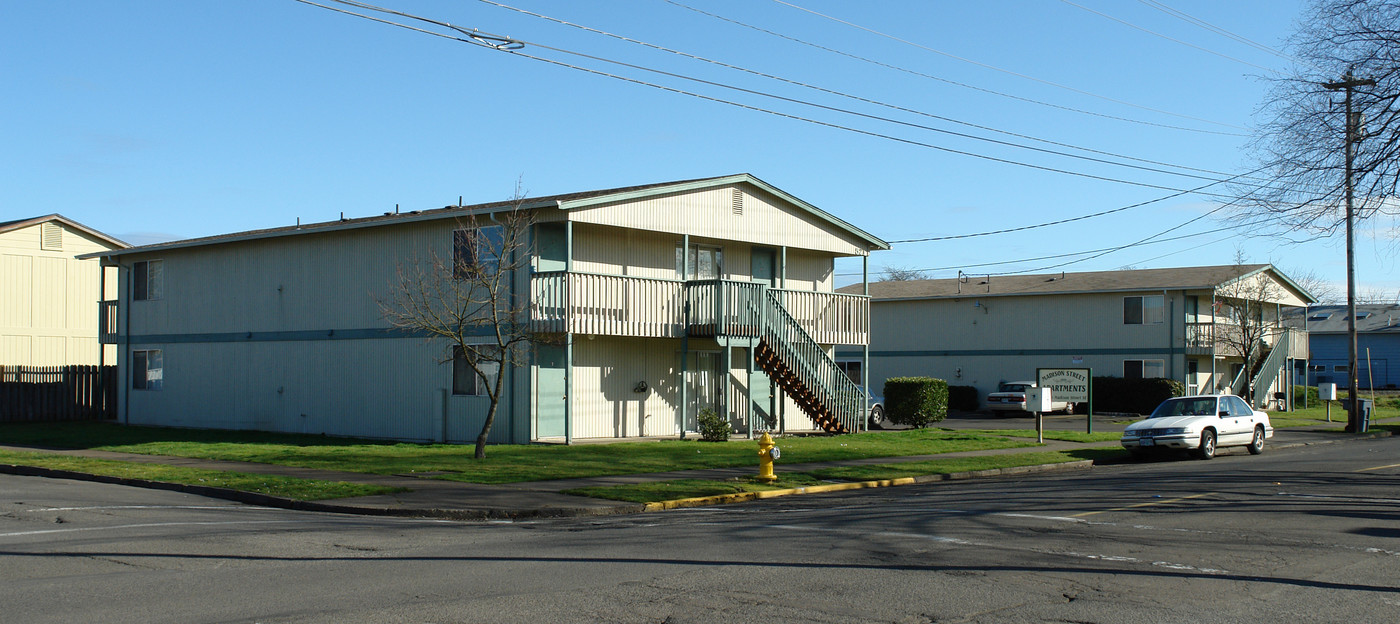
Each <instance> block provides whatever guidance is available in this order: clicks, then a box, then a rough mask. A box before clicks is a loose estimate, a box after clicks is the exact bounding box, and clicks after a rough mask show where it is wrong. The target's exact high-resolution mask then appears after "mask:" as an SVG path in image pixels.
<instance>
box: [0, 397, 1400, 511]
mask: <svg viewBox="0 0 1400 624" xmlns="http://www.w3.org/2000/svg"><path fill="white" fill-rule="evenodd" d="M1065 418H1076V417H1065ZM1077 419H1078V421H1079V423H1081V425H1080V426H1082V423H1083V417H1082V416H1081V417H1077ZM969 424H970V423H959V422H953V421H944V422H943V423H940V426H952V427H953V428H977V429H982V428H990V427H986V426H984V424H983V423H982V422H977V423H976V424H975V425H971V426H969ZM1056 424H1057V425H1060V427H1055V428H1062V427H1063V428H1069V427H1066V426H1065V424H1066V423H1063V422H1057V423H1056ZM959 425H962V426H959ZM1031 426H1033V425H1031ZM1332 426H1335V425H1332ZM1002 427H1003V428H1026V426H1025V424H1024V423H1019V422H1006V423H1003V424H1002ZM1327 427H1329V425H1321V426H1318V427H1309V428H1297V429H1288V430H1277V431H1276V432H1275V434H1274V437H1273V439H1271V440H1270V441H1269V444H1268V445H1267V447H1266V448H1267V449H1270V450H1275V449H1281V448H1290V447H1297V446H1304V445H1309V444H1325V443H1334V442H1346V441H1352V440H1357V439H1372V438H1374V437H1381V436H1388V435H1389V433H1388V432H1378V433H1373V434H1363V435H1361V436H1353V435H1347V434H1341V433H1335V432H1323V431H1318V429H1325V428H1327ZM1046 428H1047V429H1050V428H1051V426H1050V424H1049V423H1048V422H1047V426H1046ZM1116 428H1117V430H1121V429H1122V425H1121V424H1120V425H1118V426H1117V427H1116ZM1111 430H1113V428H1112V425H1110V424H1108V423H1105V424H1104V425H1103V426H1102V428H1101V426H1100V425H1099V424H1096V425H1095V431H1111ZM1117 446H1118V443H1117V442H1116V441H1115V442H1097V443H1089V444H1081V443H1075V442H1061V441H1053V440H1047V442H1046V444H1045V445H1044V446H1037V447H1032V448H1024V447H1023V448H1010V449H994V450H985V451H967V452H961V453H943V454H939V455H918V456H906V457H877V458H868V459H857V460H846V461H835V462H819V463H805V464H782V463H781V462H780V464H779V467H778V470H779V472H780V473H781V472H805V471H810V470H815V469H818V468H829V467H835V466H858V465H872V464H891V463H900V462H913V461H926V460H930V459H939V458H952V457H967V456H985V455H1005V454H1015V453H1027V452H1043V451H1063V450H1076V449H1086V448H1114V447H1117ZM0 449H6V450H30V451H32V450H42V451H44V452H48V453H55V454H60V455H72V456H80V457H92V458H98V459H111V460H118V461H127V462H135V463H153V464H166V465H171V466H185V467H190V468H201V469H208V470H220V471H235V472H245V473H254V474H274V475H281V476H287V477H295V478H301V479H320V480H326V481H346V482H351V483H365V484H373V485H381V486H387V487H394V488H406V489H407V490H408V491H406V492H401V493H397V494H384V495H377V496H363V497H357V498H345V499H335V500H330V501H315V502H308V501H294V500H290V499H283V498H277V497H272V496H265V495H261V494H253V493H248V492H238V491H234V490H228V489H223V488H212V487H204V486H189V485H180V484H171V483H158V482H149V481H141V480H134V479H123V478H117V477H103V476H98V475H90V474H84V473H75V472H71V471H63V470H51V469H43V468H33V467H28V466H9V465H0V472H4V473H10V474H24V475H37V476H47V477H56V478H72V479H84V480H93V481H102V482H109V483H120V484H125V485H136V486H141V487H156V488H161V489H170V490H178V491H184V492H189V493H193V494H200V495H204V496H211V497H216V498H223V499H231V500H237V501H242V502H246V503H250V504H257V505H265V506H274V507H284V508H290V509H305V510H313V511H326V512H337V513H354V514H365V515H388V516H414V517H436V518H450V519H462V520H466V519H492V518H502V519H506V518H509V519H522V518H538V517H553V516H587V515H604V514H615V513H635V512H640V511H647V510H654V509H665V508H671V507H675V506H682V505H676V504H670V505H665V504H662V505H657V504H653V505H643V504H638V503H625V502H620V501H608V500H602V499H594V498H586V497H581V496H571V495H568V494H562V493H561V492H562V491H564V490H568V489H572V488H579V487H591V486H610V485H625V484H634V483H647V482H656V481H669V480H674V479H713V480H721V479H731V478H739V477H745V476H750V475H753V474H755V473H756V471H757V465H756V464H757V462H756V461H755V466H752V467H746V468H717V469H710V470H685V471H676V472H661V473H650V474H630V475H618V476H608V477H593V478H586V479H564V480H555V481H534V482H526V483H512V484H502V485H482V484H474V483H461V482H456V481H443V480H439V479H432V478H425V477H413V476H400V475H373V474H364V473H355V472H338V471H330V470H315V469H309V468H294V467H288V466H278V465H272V464H259V463H250V462H233V461H217V460H203V459H190V458H184V457H167V456H158V455H137V454H132V453H114V452H110V451H97V450H55V449H36V448H31V447H18V446H5V445H0ZM1223 452H1224V453H1235V452H1244V451H1243V449H1225V450H1223ZM1089 465H1090V462H1074V463H1073V464H1068V465H1067V464H1051V465H1048V466H1034V467H1022V468H1015V469H1007V470H1002V471H986V472H977V473H966V474H961V475H934V476H931V477H928V478H917V479H897V480H894V481H872V482H865V483H860V484H843V485H841V486H832V487H827V486H816V487H809V488H799V489H797V490H791V491H779V492H776V493H766V494H764V495H763V496H762V497H765V498H766V497H771V496H777V495H785V494H799V493H809V492H814V491H822V490H827V489H835V488H837V487H840V488H842V489H844V488H847V487H883V486H889V485H903V484H907V483H916V482H926V481H930V480H944V479H950V478H972V477H979V476H988V475H993V474H1013V473H1014V474H1025V473H1030V472H1036V471H1048V470H1065V469H1086V468H1088V467H1089ZM756 497H758V496H747V497H743V496H740V497H737V498H736V497H735V496H719V497H710V498H707V499H697V500H691V501H687V502H686V503H685V505H684V506H689V505H701V504H719V503H723V502H731V501H734V500H740V499H751V498H756Z"/></svg>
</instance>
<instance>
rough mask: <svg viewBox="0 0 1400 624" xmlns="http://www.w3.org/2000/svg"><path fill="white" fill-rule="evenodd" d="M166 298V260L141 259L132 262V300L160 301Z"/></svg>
mask: <svg viewBox="0 0 1400 624" xmlns="http://www.w3.org/2000/svg"><path fill="white" fill-rule="evenodd" d="M164 298H165V260H162V259H160V258H156V259H154V260H140V261H137V262H133V263H132V264H131V300H132V301H160V300H161V299H164Z"/></svg>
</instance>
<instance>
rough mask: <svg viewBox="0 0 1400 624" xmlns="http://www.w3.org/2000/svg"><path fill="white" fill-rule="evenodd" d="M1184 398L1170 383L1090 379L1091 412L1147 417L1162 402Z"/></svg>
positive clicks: (1173, 382) (1175, 384)
mask: <svg viewBox="0 0 1400 624" xmlns="http://www.w3.org/2000/svg"><path fill="white" fill-rule="evenodd" d="M1184 394H1186V386H1185V385H1184V384H1182V383H1181V382H1179V381H1176V380H1174V379H1124V378H1122V377H1095V378H1094V411H1095V412H1123V413H1128V414H1148V413H1151V412H1152V410H1154V409H1156V408H1157V405H1158V404H1160V403H1161V402H1162V401H1165V400H1167V399H1170V398H1172V397H1179V396H1182V395H1184Z"/></svg>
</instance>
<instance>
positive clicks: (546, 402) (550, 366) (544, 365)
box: [535, 345, 568, 438]
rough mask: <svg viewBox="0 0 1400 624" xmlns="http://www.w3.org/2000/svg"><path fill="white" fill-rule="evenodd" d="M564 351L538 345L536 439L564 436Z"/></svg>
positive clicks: (536, 362)
mask: <svg viewBox="0 0 1400 624" xmlns="http://www.w3.org/2000/svg"><path fill="white" fill-rule="evenodd" d="M564 356H565V350H564V347H563V346H561V345H536V346H535V365H536V368H535V370H536V376H537V379H536V384H535V418H536V424H535V437H536V438H562V437H564V418H565V416H566V412H565V408H566V403H567V401H568V384H566V383H565V372H566V366H567V365H568V363H567V362H565V359H566V358H565V357H564Z"/></svg>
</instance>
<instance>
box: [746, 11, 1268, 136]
mask: <svg viewBox="0 0 1400 624" xmlns="http://www.w3.org/2000/svg"><path fill="white" fill-rule="evenodd" d="M773 2H776V3H778V4H781V5H784V6H789V7H792V8H794V9H797V10H799V11H804V12H807V13H811V14H812V15H816V16H817V17H821V18H824V19H828V20H831V21H833V22H837V23H839V24H845V25H847V26H850V27H852V28H856V29H859V30H863V31H865V32H868V33H870V34H873V35H878V36H880V37H884V38H886V39H890V40H893V41H898V42H900V43H903V44H906V45H911V46H914V47H916V48H919V49H921V50H927V51H929V52H933V53H934V54H938V55H941V56H946V57H948V58H951V59H954V60H958V61H962V62H964V63H970V64H973V65H976V66H978V67H983V68H986V69H990V70H993V71H998V72H1001V73H1003V74H1008V75H1011V76H1016V77H1018V78H1024V79H1026V80H1031V81H1034V82H1039V83H1041V84H1044V85H1049V86H1052V87H1055V88H1058V89H1064V90H1066V91H1072V92H1074V93H1078V94H1080V95H1087V96H1089V97H1093V98H1098V99H1100V100H1105V101H1108V102H1113V103H1115V104H1122V105H1123V106H1131V107H1133V108H1137V109H1141V110H1145V111H1150V112H1154V113H1159V114H1162V115H1170V116H1172V117H1180V118H1182V119H1190V120H1192V121H1199V122H1202V123H1208V124H1214V125H1217V126H1224V127H1227V128H1236V129H1239V130H1246V131H1247V130H1249V128H1245V127H1243V126H1236V125H1234V124H1227V123H1224V122H1220V121H1211V120H1209V119H1202V118H1200V117H1192V116H1190V115H1183V114H1181V113H1173V112H1171V111H1165V110H1161V109H1157V108H1152V107H1150V106H1143V105H1141V104H1134V103H1132V102H1127V101H1124V100H1119V99H1115V98H1111V97H1108V96H1106V95H1099V94H1097V93H1091V92H1089V91H1084V90H1083V89H1076V88H1074V87H1071V86H1068V85H1062V84H1060V83H1057V82H1052V81H1049V80H1045V79H1042V78H1036V77H1035V76H1028V75H1026V74H1022V73H1018V72H1014V71H1011V70H1009V69H1002V68H1000V67H996V66H994V65H988V64H986V63H982V62H979V61H974V60H972V59H968V58H963V57H961V56H957V55H955V54H949V53H947V52H944V51H942V50H936V49H934V48H930V47H928V46H926V45H923V44H919V43H915V42H913V41H909V40H908V39H901V38H899V37H896V36H894V35H890V34H886V33H883V32H880V31H878V30H875V29H873V28H868V27H865V26H861V25H860V24H856V23H853V22H848V21H846V20H843V19H840V18H836V17H832V16H830V15H826V14H825V13H819V12H817V11H813V10H811V9H808V8H804V7H800V6H798V5H795V4H793V3H791V2H787V1H786V0H773Z"/></svg>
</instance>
